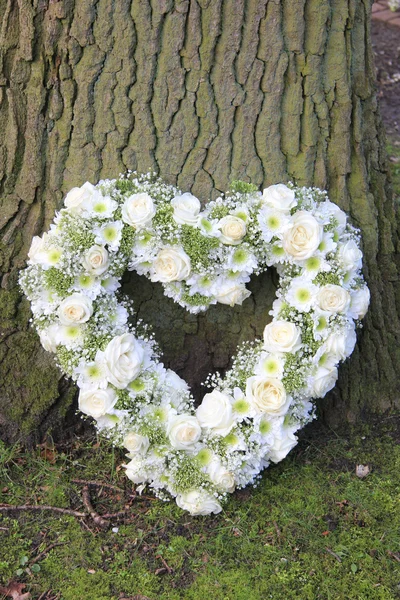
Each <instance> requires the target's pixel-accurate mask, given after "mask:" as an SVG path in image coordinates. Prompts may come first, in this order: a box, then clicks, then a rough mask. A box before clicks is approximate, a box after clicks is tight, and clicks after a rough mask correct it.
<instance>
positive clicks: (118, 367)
mask: <svg viewBox="0 0 400 600" xmlns="http://www.w3.org/2000/svg"><path fill="white" fill-rule="evenodd" d="M102 357H103V358H104V362H105V364H106V366H107V371H108V374H107V379H108V381H109V382H110V383H112V385H114V386H115V387H116V388H118V389H120V390H122V389H123V388H124V387H126V386H127V385H128V383H130V382H131V381H133V380H134V379H135V378H136V377H137V375H139V373H140V370H141V368H142V364H143V360H144V349H143V347H142V346H141V345H140V344H139V342H138V341H137V339H136V338H135V336H134V335H132V333H124V334H123V335H118V336H116V337H115V338H114V339H112V340H111V342H109V344H108V346H107V347H106V349H105V350H104V353H103V355H102Z"/></svg>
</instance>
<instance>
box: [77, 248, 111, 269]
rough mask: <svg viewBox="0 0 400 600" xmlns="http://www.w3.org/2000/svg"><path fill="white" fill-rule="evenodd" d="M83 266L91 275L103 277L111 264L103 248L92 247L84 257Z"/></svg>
mask: <svg viewBox="0 0 400 600" xmlns="http://www.w3.org/2000/svg"><path fill="white" fill-rule="evenodd" d="M82 264H83V266H84V267H85V269H86V270H87V271H88V272H89V273H93V275H101V274H102V273H104V271H107V269H108V265H109V264H110V261H109V258H108V252H107V250H106V249H105V248H104V247H103V246H92V247H91V248H89V250H88V251H87V252H86V254H85V256H84V257H83V260H82Z"/></svg>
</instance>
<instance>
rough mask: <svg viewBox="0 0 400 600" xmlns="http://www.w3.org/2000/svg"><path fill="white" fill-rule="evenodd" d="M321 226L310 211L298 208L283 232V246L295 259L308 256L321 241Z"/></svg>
mask: <svg viewBox="0 0 400 600" xmlns="http://www.w3.org/2000/svg"><path fill="white" fill-rule="evenodd" d="M323 232H324V230H323V227H322V225H320V224H319V223H318V221H317V220H316V219H315V218H314V217H313V216H312V215H310V213H308V212H306V211H304V210H300V211H299V212H297V213H296V214H295V215H294V216H293V220H292V224H291V226H290V228H289V229H288V230H287V231H285V233H284V234H283V248H284V250H285V252H286V253H287V254H289V256H292V257H293V258H295V259H297V260H304V259H306V258H310V256H312V255H313V254H314V252H315V251H316V250H317V248H318V246H319V245H320V243H321V241H322V236H323Z"/></svg>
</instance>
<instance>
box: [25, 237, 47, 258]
mask: <svg viewBox="0 0 400 600" xmlns="http://www.w3.org/2000/svg"><path fill="white" fill-rule="evenodd" d="M45 235H47V234H44V235H43V238H41V237H39V236H38V235H35V236H34V237H33V239H32V243H31V247H30V248H29V252H28V258H29V260H30V262H31V264H32V265H37V264H40V263H41V262H42V261H41V254H42V252H43V250H44V242H45Z"/></svg>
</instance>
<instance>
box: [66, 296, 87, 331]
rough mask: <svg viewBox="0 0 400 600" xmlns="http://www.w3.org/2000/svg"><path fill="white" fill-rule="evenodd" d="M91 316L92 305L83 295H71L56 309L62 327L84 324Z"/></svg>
mask: <svg viewBox="0 0 400 600" xmlns="http://www.w3.org/2000/svg"><path fill="white" fill-rule="evenodd" d="M92 314H93V303H92V301H91V300H90V298H88V297H87V296H85V295H84V294H72V295H71V296H68V298H65V300H63V301H62V302H61V304H60V306H59V307H58V316H59V317H60V321H61V323H62V324H63V325H72V324H74V325H76V324H78V323H86V321H89V319H90V317H91V316H92Z"/></svg>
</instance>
